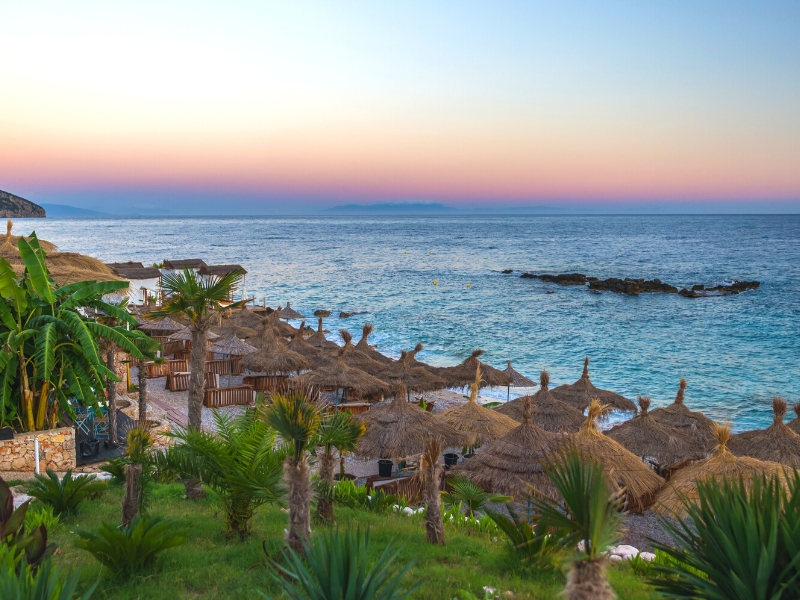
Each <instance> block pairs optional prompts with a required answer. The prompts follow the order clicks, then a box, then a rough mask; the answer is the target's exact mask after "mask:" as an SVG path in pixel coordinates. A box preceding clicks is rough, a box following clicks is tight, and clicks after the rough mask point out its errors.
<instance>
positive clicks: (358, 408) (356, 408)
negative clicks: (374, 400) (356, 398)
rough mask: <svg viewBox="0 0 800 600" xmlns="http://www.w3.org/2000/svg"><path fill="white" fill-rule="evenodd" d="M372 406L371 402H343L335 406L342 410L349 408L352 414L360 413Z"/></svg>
mask: <svg viewBox="0 0 800 600" xmlns="http://www.w3.org/2000/svg"><path fill="white" fill-rule="evenodd" d="M370 406H372V405H371V404H370V403H369V402H343V403H341V404H337V405H336V406H334V408H335V409H336V410H338V411H341V412H344V411H346V410H349V411H350V413H351V414H354V415H360V414H361V413H365V412H367V411H368V410H369V407H370Z"/></svg>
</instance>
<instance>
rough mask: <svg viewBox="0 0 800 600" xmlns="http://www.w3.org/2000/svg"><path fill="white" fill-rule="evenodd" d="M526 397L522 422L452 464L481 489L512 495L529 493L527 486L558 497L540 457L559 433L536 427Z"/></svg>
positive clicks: (550, 449)
mask: <svg viewBox="0 0 800 600" xmlns="http://www.w3.org/2000/svg"><path fill="white" fill-rule="evenodd" d="M532 410H533V409H532V403H531V399H530V397H529V396H526V397H525V399H524V400H523V402H522V423H521V424H520V425H518V426H517V427H514V428H513V429H511V430H509V431H508V432H507V433H506V434H505V435H503V436H502V437H500V438H498V439H496V440H494V441H491V442H489V443H488V444H487V445H486V447H485V448H483V450H481V451H480V452H479V453H478V454H476V455H475V456H473V457H472V458H470V459H469V460H465V461H462V462H461V463H460V464H458V465H456V467H454V469H453V470H454V471H456V472H461V473H463V474H464V475H466V476H467V477H469V478H470V479H471V480H472V481H473V482H474V483H475V484H477V485H479V486H480V487H482V488H483V489H485V490H490V491H492V492H495V493H502V494H508V495H509V496H513V497H514V498H520V497H524V496H527V495H530V493H531V490H530V488H529V487H528V486H529V485H530V486H533V487H534V488H535V489H536V490H537V491H539V492H541V493H543V494H546V495H547V496H550V497H552V498H553V499H557V498H558V492H556V490H555V488H554V487H553V484H552V483H551V482H550V478H549V477H548V476H547V474H546V473H545V470H544V468H543V467H542V459H544V458H545V457H546V456H547V454H549V453H550V452H551V451H552V450H554V449H555V448H556V447H557V446H558V444H559V442H560V441H561V440H562V438H563V436H562V435H560V434H556V433H550V432H548V431H545V430H544V429H542V428H540V427H537V426H536V425H534V423H533V419H532V418H531V413H532Z"/></svg>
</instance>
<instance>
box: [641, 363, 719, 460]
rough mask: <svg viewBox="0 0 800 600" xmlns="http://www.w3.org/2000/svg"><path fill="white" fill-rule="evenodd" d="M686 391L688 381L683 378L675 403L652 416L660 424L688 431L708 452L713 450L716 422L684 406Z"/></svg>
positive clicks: (652, 413) (651, 414)
mask: <svg viewBox="0 0 800 600" xmlns="http://www.w3.org/2000/svg"><path fill="white" fill-rule="evenodd" d="M685 391H686V380H685V379H684V378H683V377H681V382H680V386H679V387H678V393H677V394H676V395H675V401H674V402H673V403H672V404H670V405H669V406H665V407H663V408H656V409H654V410H652V411H650V416H651V417H652V418H653V419H655V420H656V421H658V422H659V423H664V424H666V425H669V426H671V427H677V428H679V429H684V430H686V431H687V432H688V433H689V434H690V435H691V436H692V437H694V438H696V439H698V440H699V441H700V443H701V444H703V448H704V449H705V450H706V451H708V450H711V449H712V448H713V447H714V421H712V420H711V419H709V418H708V417H706V416H705V415H704V414H703V413H701V412H693V411H691V410H689V408H688V407H687V406H686V404H684V392H685Z"/></svg>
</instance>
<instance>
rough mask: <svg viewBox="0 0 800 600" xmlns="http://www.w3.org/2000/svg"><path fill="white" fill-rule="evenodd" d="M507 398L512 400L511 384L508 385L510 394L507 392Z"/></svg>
mask: <svg viewBox="0 0 800 600" xmlns="http://www.w3.org/2000/svg"><path fill="white" fill-rule="evenodd" d="M506 400H511V386H510V385H509V386H508V394H506Z"/></svg>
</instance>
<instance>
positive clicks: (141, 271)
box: [106, 261, 161, 279]
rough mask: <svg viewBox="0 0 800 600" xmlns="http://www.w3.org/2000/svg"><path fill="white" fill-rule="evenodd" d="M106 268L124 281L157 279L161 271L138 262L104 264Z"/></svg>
mask: <svg viewBox="0 0 800 600" xmlns="http://www.w3.org/2000/svg"><path fill="white" fill-rule="evenodd" d="M106 266H107V267H108V268H109V269H111V271H113V273H114V274H115V275H119V276H120V277H123V278H124V279H158V278H160V277H161V271H159V270H158V269H156V268H155V267H145V266H144V265H143V264H142V263H140V262H133V261H128V262H124V263H106Z"/></svg>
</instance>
